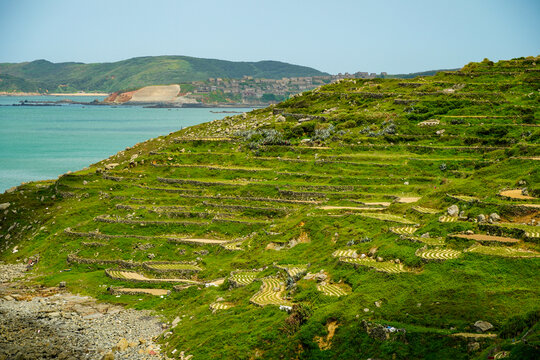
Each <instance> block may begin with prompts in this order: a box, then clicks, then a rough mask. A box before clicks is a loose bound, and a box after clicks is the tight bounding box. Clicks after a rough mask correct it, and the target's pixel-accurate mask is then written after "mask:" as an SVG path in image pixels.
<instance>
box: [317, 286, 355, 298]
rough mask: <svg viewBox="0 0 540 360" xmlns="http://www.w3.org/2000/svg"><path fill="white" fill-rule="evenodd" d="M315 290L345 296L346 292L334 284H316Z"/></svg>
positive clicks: (325, 293)
mask: <svg viewBox="0 0 540 360" xmlns="http://www.w3.org/2000/svg"><path fill="white" fill-rule="evenodd" d="M317 290H319V291H320V292H322V293H323V294H324V295H328V296H345V295H347V294H348V292H347V291H345V290H344V289H343V287H341V286H339V285H336V284H318V285H317Z"/></svg>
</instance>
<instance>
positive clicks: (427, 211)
mask: <svg viewBox="0 0 540 360" xmlns="http://www.w3.org/2000/svg"><path fill="white" fill-rule="evenodd" d="M412 209H413V210H414V211H416V212H419V213H420V214H437V213H439V212H441V211H440V210H437V209H432V208H427V207H422V206H413V207H412Z"/></svg>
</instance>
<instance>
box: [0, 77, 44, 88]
mask: <svg viewBox="0 0 540 360" xmlns="http://www.w3.org/2000/svg"><path fill="white" fill-rule="evenodd" d="M0 91H6V92H41V91H43V88H42V84H39V83H35V82H32V81H28V80H24V79H21V78H19V77H16V76H13V75H9V74H0Z"/></svg>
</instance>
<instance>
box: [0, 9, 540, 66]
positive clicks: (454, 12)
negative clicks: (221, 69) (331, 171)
mask: <svg viewBox="0 0 540 360" xmlns="http://www.w3.org/2000/svg"><path fill="white" fill-rule="evenodd" d="M538 54H540V0H451V1H450V0H448V1H447V0H425V1H424V0H401V1H399V0H375V1H363V0H356V1H354V0H350V1H348V0H325V1H319V0H303V1H295V0H271V1H267V0H250V1H247V0H244V1H239V0H238V1H237V0H228V1H225V0H205V1H197V0H189V1H185V0H176V1H167V0H148V1H139V0H129V1H121V0H108V1H103V0H87V1H82V0H81V1H79V0H35V1H30V0H0V62H21V61H31V60H35V59H47V60H50V61H53V62H64V61H79V62H110V61H117V60H122V59H127V58H130V57H135V56H147V55H188V56H195V57H205V58H215V59H225V60H235V61H258V60H280V61H285V62H290V63H294V64H300V65H306V66H311V67H314V68H316V69H319V70H322V71H326V72H330V73H338V72H351V73H352V72H356V71H369V72H381V71H386V72H388V73H408V72H416V71H423V70H430V69H442V68H456V67H461V66H462V65H464V64H466V63H468V62H470V61H480V60H482V59H483V58H485V57H487V58H489V59H491V60H498V59H509V58H512V57H519V56H528V55H538Z"/></svg>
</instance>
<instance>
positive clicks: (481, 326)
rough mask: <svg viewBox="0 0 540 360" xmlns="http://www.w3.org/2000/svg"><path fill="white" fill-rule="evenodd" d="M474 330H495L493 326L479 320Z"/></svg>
mask: <svg viewBox="0 0 540 360" xmlns="http://www.w3.org/2000/svg"><path fill="white" fill-rule="evenodd" d="M474 328H475V329H476V331H477V332H486V331H488V330H490V329H493V325H491V324H490V323H488V322H487V321H483V320H478V321H477V322H475V323H474Z"/></svg>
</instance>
